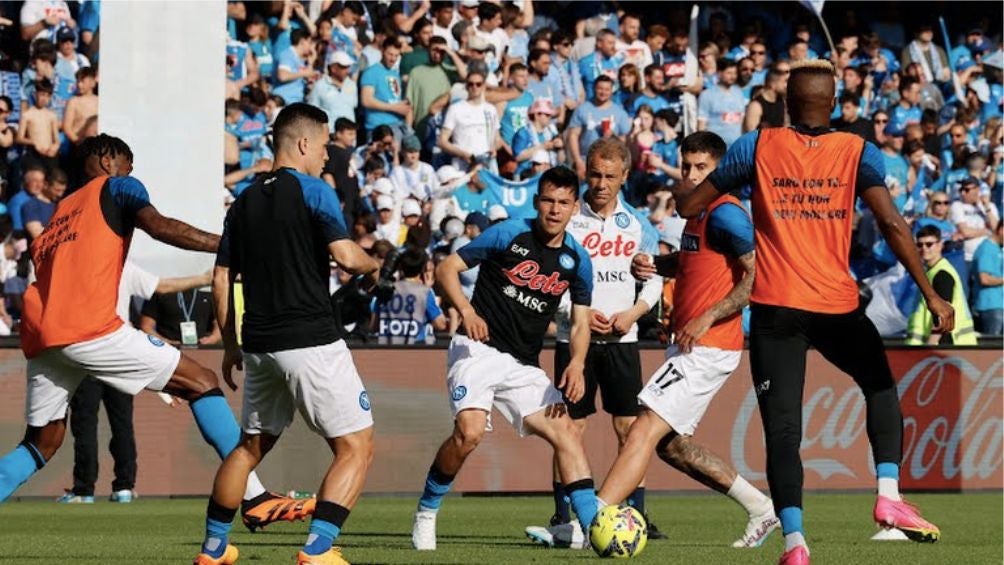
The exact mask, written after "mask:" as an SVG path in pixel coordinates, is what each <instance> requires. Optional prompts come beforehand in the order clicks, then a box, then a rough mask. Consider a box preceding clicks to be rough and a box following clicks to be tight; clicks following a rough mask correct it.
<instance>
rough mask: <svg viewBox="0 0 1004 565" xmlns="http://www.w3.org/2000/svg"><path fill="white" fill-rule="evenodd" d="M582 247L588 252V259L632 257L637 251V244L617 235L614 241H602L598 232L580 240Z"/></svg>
mask: <svg viewBox="0 0 1004 565" xmlns="http://www.w3.org/2000/svg"><path fill="white" fill-rule="evenodd" d="M582 247H584V248H585V249H586V251H588V252H589V257H590V258H592V257H596V256H600V257H611V256H613V257H634V253H635V250H637V249H638V242H636V241H634V240H631V239H627V240H625V239H624V236H622V235H621V234H617V237H615V238H614V239H603V236H602V235H600V233H599V232H595V231H594V232H590V233H589V234H588V235H586V237H584V238H583V239H582Z"/></svg>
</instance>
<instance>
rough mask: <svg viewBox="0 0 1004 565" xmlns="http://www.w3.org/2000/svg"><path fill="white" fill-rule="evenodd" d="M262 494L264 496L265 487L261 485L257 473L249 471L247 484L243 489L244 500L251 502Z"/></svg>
mask: <svg viewBox="0 0 1004 565" xmlns="http://www.w3.org/2000/svg"><path fill="white" fill-rule="evenodd" d="M263 494H265V485H263V484H261V480H260V479H259V478H258V473H255V472H254V471H251V474H250V475H248V484H247V486H246V487H244V500H253V499H254V498H255V497H258V496H261V495H263Z"/></svg>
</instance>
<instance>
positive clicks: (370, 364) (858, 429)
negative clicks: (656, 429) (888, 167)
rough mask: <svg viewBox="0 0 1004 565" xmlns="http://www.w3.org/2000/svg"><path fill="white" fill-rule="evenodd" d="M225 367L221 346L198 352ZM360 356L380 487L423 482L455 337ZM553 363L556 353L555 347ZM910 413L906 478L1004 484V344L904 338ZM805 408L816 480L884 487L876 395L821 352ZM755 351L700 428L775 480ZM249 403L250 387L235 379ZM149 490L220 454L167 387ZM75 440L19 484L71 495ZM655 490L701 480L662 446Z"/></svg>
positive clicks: (502, 452)
mask: <svg viewBox="0 0 1004 565" xmlns="http://www.w3.org/2000/svg"><path fill="white" fill-rule="evenodd" d="M189 353H190V354H191V355H192V356H193V357H195V358H196V359H197V360H199V361H200V362H201V363H203V364H205V365H206V366H208V367H211V368H213V369H218V367H219V361H220V357H221V355H220V352H219V351H191V352H189ZM353 356H354V358H355V362H356V365H357V367H358V368H359V371H360V373H361V374H362V375H363V379H364V381H365V382H366V385H367V388H368V389H369V396H370V398H371V401H372V405H373V410H374V418H375V420H376V432H377V449H376V457H375V459H374V463H373V468H372V470H371V473H370V476H369V479H368V482H367V487H366V489H367V492H382V493H389V492H417V491H419V490H420V489H421V487H422V484H423V481H424V477H425V472H426V470H427V469H428V467H429V465H430V463H431V461H432V457H433V455H434V454H435V451H436V449H437V448H438V446H439V444H440V443H441V442H442V441H443V439H445V438H446V436H447V435H448V434H449V433H450V430H451V425H452V424H451V421H450V416H449V409H448V406H447V401H446V385H445V381H446V378H445V371H446V366H445V365H446V352H445V351H444V350H442V349H370V350H366V349H358V350H355V351H354V352H353ZM662 357H663V352H662V351H661V350H654V349H653V350H644V351H643V352H642V363H643V372H644V373H645V374H646V375H647V374H648V373H650V372H651V371H654V370H655V369H656V368H657V367H658V366H659V364H660V363H661V362H662ZM541 360H542V362H543V363H544V367H545V368H550V365H551V362H552V361H551V352H549V351H545V352H544V355H543V356H542V359H541ZM889 360H890V363H891V365H892V369H893V374H894V375H895V376H896V378H897V382H898V383H899V395H900V398H901V402H902V406H903V414H904V454H903V460H902V464H901V473H902V476H901V480H902V483H903V486H904V487H905V488H913V489H927V490H972V489H1001V488H1002V486H1004V485H1002V474H1001V471H1002V469H1001V466H1002V462H1004V453H1002V442H1004V398H1002V387H1004V374H1002V361H1001V352H1000V351H988V350H926V349H916V350H910V349H899V350H891V351H889ZM807 367H808V368H807V378H806V387H805V396H804V408H803V415H802V418H803V428H804V432H805V433H804V438H803V441H802V459H803V463H804V466H805V485H806V488H809V489H870V488H874V484H875V479H874V464H873V461H872V457H871V450H870V448H869V445H868V438H867V434H866V433H865V404H864V397H863V396H862V395H861V393H860V392H859V391H858V389H857V387H856V386H855V384H854V382H853V381H852V380H851V379H850V377H847V376H846V375H844V374H843V373H841V372H840V371H838V370H837V369H836V368H835V367H833V366H832V365H830V364H829V363H827V362H826V361H825V360H823V359H822V357H821V356H820V355H819V354H817V353H816V352H810V353H809V359H808V364H807ZM750 383H751V381H750V376H749V365H748V362H747V361H746V360H745V359H744V360H743V363H742V364H741V365H740V367H739V369H738V370H737V371H736V373H735V374H734V375H733V376H732V377H731V378H730V380H729V382H728V383H726V385H725V386H724V387H723V388H722V390H721V392H720V393H719V394H718V396H717V397H716V398H715V400H714V401H713V402H712V404H711V407H710V408H709V410H708V413H707V415H706V416H705V418H704V421H703V422H702V423H701V425H700V427H699V428H698V430H697V432H696V436H695V437H696V438H697V439H699V440H700V441H701V442H703V443H705V444H706V445H707V446H708V447H710V448H711V449H713V450H715V451H716V452H718V453H719V454H720V455H722V456H724V457H725V458H727V459H729V460H731V461H732V462H733V464H735V466H736V468H737V469H738V470H739V472H740V473H741V474H743V475H744V476H745V477H746V478H747V479H748V480H750V481H751V482H753V483H754V484H756V485H757V486H759V487H762V488H764V487H765V478H766V477H765V474H764V450H763V445H764V442H763V434H762V428H761V425H760V416H759V414H758V413H757V406H756V397H755V396H754V394H753V392H752V389H751V384H750ZM24 390H25V380H24V359H23V357H22V356H21V353H20V352H19V351H17V350H0V452H5V451H6V450H7V449H9V448H13V447H14V445H16V444H17V442H18V441H20V440H21V437H22V435H23V433H24V423H23V422H24V420H23V411H24ZM227 394H228V399H229V400H230V403H231V406H233V407H234V408H235V411H239V409H240V390H238V391H237V393H230V392H229V391H228V393H227ZM135 406H136V407H135V429H136V436H137V437H136V440H137V446H138V450H139V478H138V484H137V490H138V491H139V492H140V494H141V495H144V494H145V495H183V494H201V493H205V492H207V491H208V490H209V488H210V484H211V481H212V476H213V473H214V472H215V470H216V466H217V465H218V460H217V459H216V457H215V455H214V453H213V452H212V450H211V449H210V448H208V447H207V446H206V445H205V444H204V443H203V441H202V438H201V437H200V435H199V433H198V430H197V429H196V428H195V425H194V423H193V421H192V417H191V414H190V412H189V410H188V408H187V407H185V406H177V407H173V408H172V407H168V406H167V405H165V404H163V403H162V402H161V401H160V400H159V399H158V398H157V397H156V396H155V395H153V394H149V393H142V394H140V395H139V396H138V397H137V398H136V405H135ZM494 421H495V426H494V431H493V432H491V433H490V434H488V436H487V437H486V439H485V441H484V442H483V443H482V444H481V446H480V447H479V448H478V451H477V452H476V453H475V454H474V455H473V456H472V457H471V459H470V460H469V461H468V464H467V465H466V466H465V468H464V470H463V471H462V472H461V474H460V476H459V477H458V478H457V482H456V490H457V491H462V492H486V491H488V492H500V491H509V492H526V491H545V490H548V489H549V488H550V484H551V453H550V449H549V448H548V446H547V445H546V444H545V443H544V442H542V441H540V440H539V439H536V438H525V439H520V438H519V437H518V436H517V435H516V433H515V432H514V431H513V430H512V429H511V428H510V427H509V426H508V425H507V424H506V422H505V420H504V419H502V418H501V417H497V418H495V419H494ZM108 437H109V433H108V430H107V427H106V424H105V423H104V419H103V418H102V423H101V425H100V428H99V445H100V446H102V453H101V477H100V479H99V482H98V494H99V495H100V494H102V493H106V492H108V491H109V490H110V488H109V485H110V483H111V479H112V477H111V469H112V461H111V458H110V456H109V455H108V453H107V452H106V451H105V450H104V449H103V446H104V445H106V444H107V441H106V440H107V438H108ZM586 450H587V452H588V454H589V457H590V462H591V464H592V468H593V472H594V475H595V476H596V478H597V479H598V480H602V478H603V476H604V475H605V473H606V470H607V469H608V468H609V466H610V463H611V462H612V460H613V457H614V455H615V454H616V441H615V440H614V436H613V433H612V431H611V429H610V419H609V417H608V416H607V415H606V414H604V413H602V411H601V413H600V414H597V415H594V416H593V417H591V419H590V421H589V428H588V431H587V436H586ZM329 462H330V453H329V452H328V450H327V448H326V446H325V445H324V443H323V442H322V441H321V440H320V439H318V438H317V437H315V436H313V435H312V434H311V433H310V432H309V431H308V430H307V428H306V427H305V426H304V425H303V424H302V423H300V422H299V421H297V422H296V423H294V424H293V426H292V427H291V428H290V429H289V430H288V431H287V432H286V434H285V435H284V437H283V438H282V440H281V441H280V442H279V445H278V446H277V447H276V449H275V450H274V451H273V452H272V453H271V454H270V455H269V457H268V458H267V459H266V461H265V462H264V463H263V464H262V466H261V468H260V469H259V471H260V475H261V477H262V480H263V481H264V482H265V484H266V486H268V487H269V488H271V489H273V490H286V489H297V490H314V489H316V485H317V484H318V483H319V481H320V478H321V476H322V475H323V473H324V470H325V469H326V468H327V465H328V464H329ZM72 465H73V454H72V439H71V437H70V435H69V434H67V440H66V444H65V445H64V447H63V449H62V450H61V451H60V452H59V453H58V454H57V455H56V456H55V457H54V458H53V460H52V461H51V462H49V464H48V465H47V466H46V468H45V469H43V470H42V471H41V472H40V473H39V474H38V475H37V476H36V477H34V478H33V479H32V481H31V482H29V483H28V484H26V485H25V486H24V487H22V489H21V490H20V491H18V493H17V495H19V496H53V497H54V496H57V495H59V494H60V493H61V492H62V489H63V488H66V487H69V486H70V485H71V484H72V476H71V471H72ZM648 484H649V488H651V489H654V490H701V489H703V487H702V486H701V485H699V484H698V483H696V482H694V481H692V480H691V479H689V478H687V477H684V476H683V475H681V474H680V473H678V472H676V471H675V470H673V469H670V468H669V467H668V466H666V465H665V464H663V463H662V462H661V461H659V460H658V459H657V458H653V462H652V464H651V467H650V472H649V477H648Z"/></svg>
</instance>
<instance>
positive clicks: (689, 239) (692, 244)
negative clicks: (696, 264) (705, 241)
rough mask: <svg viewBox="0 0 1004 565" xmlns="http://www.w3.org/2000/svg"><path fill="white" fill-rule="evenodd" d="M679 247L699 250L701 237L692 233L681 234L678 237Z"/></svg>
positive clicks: (686, 249) (684, 249) (694, 250)
mask: <svg viewBox="0 0 1004 565" xmlns="http://www.w3.org/2000/svg"><path fill="white" fill-rule="evenodd" d="M680 249H681V250H682V251H691V252H694V253H697V252H698V251H700V250H701V238H700V237H698V236H696V235H694V234H692V233H685V234H683V236H682V237H681V238H680Z"/></svg>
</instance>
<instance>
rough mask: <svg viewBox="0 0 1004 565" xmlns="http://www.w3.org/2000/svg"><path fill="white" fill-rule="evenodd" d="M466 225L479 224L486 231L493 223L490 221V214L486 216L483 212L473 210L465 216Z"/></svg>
mask: <svg viewBox="0 0 1004 565" xmlns="http://www.w3.org/2000/svg"><path fill="white" fill-rule="evenodd" d="M464 225H465V226H478V228H479V229H480V230H481V231H485V230H486V229H488V226H489V225H491V222H489V221H488V216H485V215H484V214H482V213H481V212H471V213H470V214H467V217H466V218H464Z"/></svg>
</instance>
